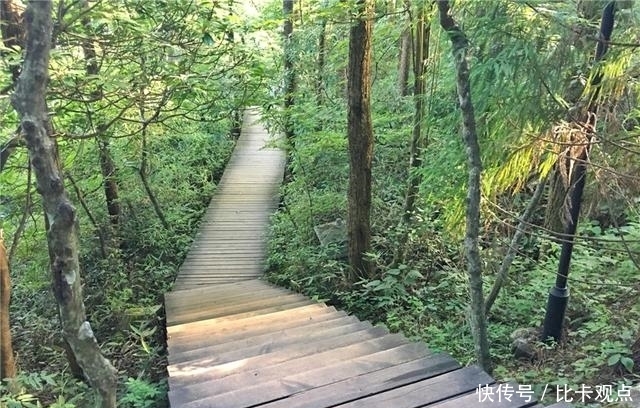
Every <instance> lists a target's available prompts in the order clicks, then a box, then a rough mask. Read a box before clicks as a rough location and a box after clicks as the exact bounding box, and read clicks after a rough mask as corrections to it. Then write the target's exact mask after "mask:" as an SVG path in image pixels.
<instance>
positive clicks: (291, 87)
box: [282, 0, 296, 143]
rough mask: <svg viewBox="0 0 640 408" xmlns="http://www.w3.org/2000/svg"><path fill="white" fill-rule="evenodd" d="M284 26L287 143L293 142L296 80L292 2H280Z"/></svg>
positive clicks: (285, 131)
mask: <svg viewBox="0 0 640 408" xmlns="http://www.w3.org/2000/svg"><path fill="white" fill-rule="evenodd" d="M282 14H283V15H284V26H283V30H282V36H283V43H284V47H283V48H284V115H285V117H284V126H285V129H284V133H285V136H286V138H287V140H288V141H289V143H291V141H292V140H293V137H294V133H295V132H294V130H293V121H292V119H291V109H292V108H293V105H294V103H295V92H296V78H295V71H294V67H293V42H292V36H293V0H283V1H282Z"/></svg>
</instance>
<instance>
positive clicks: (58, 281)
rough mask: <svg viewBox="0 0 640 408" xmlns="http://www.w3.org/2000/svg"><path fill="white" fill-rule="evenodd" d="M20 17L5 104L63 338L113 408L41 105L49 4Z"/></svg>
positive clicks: (102, 402)
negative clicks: (20, 58) (43, 220)
mask: <svg viewBox="0 0 640 408" xmlns="http://www.w3.org/2000/svg"><path fill="white" fill-rule="evenodd" d="M25 14H26V15H25V21H26V23H27V33H28V34H27V46H26V52H25V57H24V62H23V68H22V73H21V75H20V78H19V80H18V83H17V86H16V91H15V93H14V94H13V96H12V98H11V103H12V105H13V107H14V108H15V109H16V111H17V112H18V115H19V117H20V121H21V125H22V130H23V132H24V138H25V141H26V143H27V148H28V149H29V154H30V157H31V165H32V166H33V170H34V174H35V176H36V182H37V186H38V191H39V192H40V194H41V195H42V201H43V204H44V209H45V213H46V217H47V219H48V221H49V228H48V231H47V242H48V244H49V251H50V254H51V255H52V257H53V262H52V264H51V273H52V281H53V285H52V286H53V293H54V295H55V298H56V301H57V302H58V310H59V313H60V320H61V323H62V332H63V336H64V338H65V340H67V342H68V343H69V345H70V346H71V349H72V350H73V353H74V355H75V358H76V359H77V361H78V363H79V364H80V366H81V367H82V369H83V371H84V373H85V375H86V376H87V378H88V380H89V382H90V384H91V385H92V386H93V387H95V389H96V391H97V393H96V397H97V398H96V405H97V406H99V407H102V408H113V407H115V405H116V370H115V369H114V368H113V366H112V365H111V363H110V362H109V361H108V360H107V359H106V358H105V357H104V356H103V355H102V353H101V351H100V348H99V346H98V342H97V340H96V338H95V336H94V334H93V331H92V330H91V325H90V324H89V322H88V321H87V320H86V315H85V308H84V302H83V297H82V283H81V273H80V263H79V238H78V218H77V212H76V209H75V208H74V206H73V204H72V203H71V201H70V200H69V198H68V195H67V192H66V190H65V188H64V183H63V177H62V172H61V170H60V167H59V164H58V156H57V149H56V147H55V144H54V141H53V139H52V138H51V132H52V130H53V129H52V127H51V123H50V119H49V117H48V110H47V106H46V102H45V96H46V86H47V80H46V79H47V78H48V65H49V52H50V49H51V33H52V29H53V24H52V20H51V1H45V0H41V1H32V2H30V3H29V6H28V8H27V11H26V13H25Z"/></svg>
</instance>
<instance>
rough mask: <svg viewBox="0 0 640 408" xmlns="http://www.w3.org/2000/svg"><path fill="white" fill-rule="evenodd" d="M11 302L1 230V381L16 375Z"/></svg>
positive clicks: (9, 282)
mask: <svg viewBox="0 0 640 408" xmlns="http://www.w3.org/2000/svg"><path fill="white" fill-rule="evenodd" d="M10 301H11V279H10V277H9V261H8V259H7V250H6V249H5V247H4V240H3V239H2V230H0V380H2V379H5V378H13V377H15V375H16V364H15V361H14V359H13V343H12V341H11V326H10V325H9V303H10Z"/></svg>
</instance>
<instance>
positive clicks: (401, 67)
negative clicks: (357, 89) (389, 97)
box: [398, 0, 412, 96]
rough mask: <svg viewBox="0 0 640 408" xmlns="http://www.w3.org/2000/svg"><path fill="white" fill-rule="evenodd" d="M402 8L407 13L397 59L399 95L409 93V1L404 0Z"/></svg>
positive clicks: (410, 23) (410, 53)
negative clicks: (405, 25)
mask: <svg viewBox="0 0 640 408" xmlns="http://www.w3.org/2000/svg"><path fill="white" fill-rule="evenodd" d="M404 9H405V12H406V14H407V18H406V22H405V24H407V27H405V28H404V30H402V33H401V34H400V56H399V61H398V88H399V90H400V95H401V96H407V95H408V94H409V69H410V68H411V67H410V66H411V55H412V52H411V25H412V21H411V20H412V19H411V2H410V1H409V0H405V1H404Z"/></svg>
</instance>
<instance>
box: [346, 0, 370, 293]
mask: <svg viewBox="0 0 640 408" xmlns="http://www.w3.org/2000/svg"><path fill="white" fill-rule="evenodd" d="M357 5H358V15H359V19H358V21H357V22H355V23H354V24H353V25H352V26H351V31H350V36H349V73H348V94H349V96H348V98H349V99H348V104H349V111H348V115H347V117H348V139H349V164H350V172H349V195H348V199H349V208H348V235H349V264H350V267H351V280H352V281H355V280H357V279H358V278H363V277H371V276H372V275H373V267H372V265H371V262H370V261H368V260H367V259H366V253H367V252H369V250H370V248H371V220H370V211H371V165H372V161H373V125H372V122H371V34H372V30H373V7H374V3H373V1H372V0H359V1H358V2H357Z"/></svg>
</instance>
